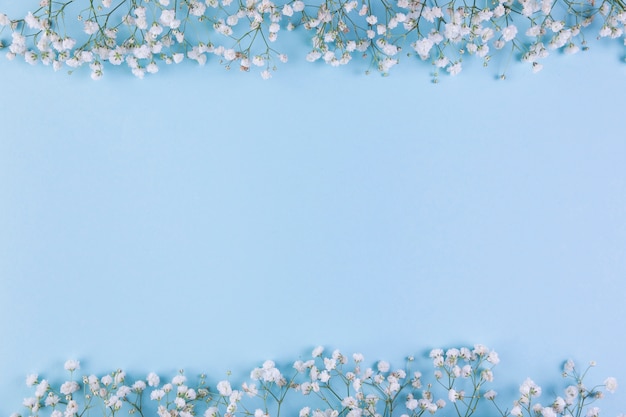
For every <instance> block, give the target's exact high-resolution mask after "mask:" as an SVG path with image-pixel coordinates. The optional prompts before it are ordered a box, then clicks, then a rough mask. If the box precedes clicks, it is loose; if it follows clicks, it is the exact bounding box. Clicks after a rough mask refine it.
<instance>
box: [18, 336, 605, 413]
mask: <svg viewBox="0 0 626 417" xmlns="http://www.w3.org/2000/svg"><path fill="white" fill-rule="evenodd" d="M323 353H324V349H323V348H322V347H317V348H315V349H314V350H313V352H312V355H311V358H309V359H307V360H305V361H303V360H297V361H295V362H294V363H293V367H292V368H291V370H289V371H288V372H283V371H281V369H280V368H279V367H278V366H277V365H276V363H275V362H274V361H271V360H268V361H265V362H264V363H263V365H262V366H261V367H258V368H255V369H253V370H252V371H251V373H250V377H249V380H247V381H245V382H243V383H241V384H239V385H235V384H234V383H232V382H231V381H230V380H229V379H224V380H221V381H218V382H217V383H215V384H210V383H208V382H207V377H206V375H200V377H199V379H198V380H197V381H195V382H194V381H190V380H189V379H188V378H187V376H186V375H185V373H184V371H182V370H181V371H179V372H178V374H176V375H175V376H174V377H173V378H171V380H164V379H162V378H161V377H160V376H158V375H157V374H155V373H149V374H148V375H147V376H146V377H145V378H141V379H137V380H134V381H133V380H131V379H130V378H129V376H128V375H127V374H126V372H125V371H123V370H121V369H120V370H116V371H113V372H111V373H108V374H105V375H103V376H101V377H97V376H96V375H93V374H92V375H85V376H83V377H82V378H78V377H77V371H78V370H79V369H80V363H79V362H78V361H75V360H69V361H67V362H66V363H65V369H66V370H67V371H69V373H70V377H69V379H67V380H66V381H65V382H63V383H62V384H60V385H59V386H54V385H53V384H51V383H50V382H49V381H48V380H47V379H40V377H39V375H35V374H33V375H29V376H27V378H26V384H27V385H28V386H30V387H33V388H34V390H35V393H34V395H33V396H31V397H28V398H26V399H24V401H23V405H24V407H26V409H27V410H28V413H27V414H26V415H28V416H30V417H40V416H44V415H45V416H50V417H87V416H92V413H95V414H96V415H100V414H101V415H102V417H115V416H116V415H119V414H120V413H124V414H126V413H128V414H139V415H140V416H141V417H148V416H153V415H157V416H158V417H195V416H203V417H235V416H237V415H240V416H254V417H279V416H280V415H281V413H282V415H295V414H298V415H299V417H363V416H369V417H392V416H399V417H419V416H423V415H425V414H426V413H428V414H431V415H442V416H443V415H448V416H449V415H456V416H458V417H470V416H472V415H473V414H475V413H477V412H478V411H479V410H484V409H485V407H486V406H487V405H485V404H487V403H490V402H492V403H493V404H494V405H495V406H496V408H497V410H498V411H499V412H500V414H501V415H502V417H508V416H514V417H522V416H524V415H527V416H528V417H539V416H541V417H566V416H567V417H581V416H585V417H598V416H599V412H600V410H599V408H598V407H597V406H595V405H594V406H592V404H595V403H596V402H597V401H599V400H600V399H601V398H602V397H603V395H604V391H603V390H605V391H608V392H611V393H612V392H615V390H616V389H617V382H616V380H615V378H612V377H611V378H607V379H606V380H605V381H604V383H603V384H601V385H595V386H593V388H586V387H585V385H584V382H583V381H584V379H585V377H586V374H587V371H588V370H589V368H587V369H586V370H585V371H584V372H583V373H582V374H579V373H578V372H577V370H576V367H575V365H574V363H573V362H571V361H568V362H567V363H566V364H565V367H564V374H563V375H564V377H566V378H569V379H571V380H572V381H573V384H571V385H568V386H567V387H566V388H565V395H564V396H563V397H561V396H557V397H556V398H555V399H554V400H550V402H549V403H547V404H548V405H546V406H543V405H541V403H539V399H540V397H541V394H542V390H541V387H539V386H538V385H537V384H535V383H534V382H533V381H532V380H531V379H530V378H528V379H526V380H525V381H524V382H523V383H522V384H521V386H520V388H519V392H520V396H519V398H517V399H515V400H514V401H513V406H512V408H511V409H510V411H509V410H508V409H506V410H504V411H503V410H502V408H500V407H499V406H498V404H497V403H496V396H497V394H496V392H495V391H494V390H493V389H486V388H485V385H489V384H491V383H492V381H493V379H494V376H493V368H494V367H495V366H496V365H497V364H498V363H499V361H500V359H499V357H498V355H497V353H496V352H495V351H493V350H490V349H488V348H487V347H485V346H484V345H475V346H474V348H473V349H470V348H467V347H461V348H451V349H447V350H446V351H445V352H444V350H442V349H433V350H432V351H431V352H430V355H429V356H430V360H431V361H432V365H433V366H434V371H425V370H424V372H422V371H418V370H414V369H412V368H413V367H415V365H416V364H417V362H418V361H416V360H415V358H414V357H409V358H407V360H406V363H405V365H404V366H403V367H402V368H395V369H394V368H392V367H391V364H390V363H389V362H387V361H382V360H381V361H378V362H377V363H376V364H375V366H374V367H366V366H365V365H364V357H363V355H361V354H359V353H355V354H353V355H352V356H351V358H349V357H348V356H346V355H344V354H343V353H341V352H340V351H339V350H335V351H333V352H332V353H331V354H330V355H324V354H323ZM287 399H288V400H289V401H287ZM12 417H21V415H20V414H18V413H14V414H13V415H12Z"/></svg>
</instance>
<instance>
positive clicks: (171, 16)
mask: <svg viewBox="0 0 626 417" xmlns="http://www.w3.org/2000/svg"><path fill="white" fill-rule="evenodd" d="M159 22H161V24H163V25H164V26H167V27H169V28H170V29H176V28H178V27H179V26H180V20H177V19H176V10H173V9H172V10H168V9H164V10H163V11H162V12H161V17H160V18H159Z"/></svg>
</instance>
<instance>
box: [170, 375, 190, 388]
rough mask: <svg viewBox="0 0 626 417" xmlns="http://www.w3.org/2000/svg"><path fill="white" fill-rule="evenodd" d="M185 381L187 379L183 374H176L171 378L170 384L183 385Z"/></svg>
mask: <svg viewBox="0 0 626 417" xmlns="http://www.w3.org/2000/svg"><path fill="white" fill-rule="evenodd" d="M185 381H187V377H186V376H185V375H180V374H179V375H176V376H175V377H174V378H172V384H174V385H179V386H180V385H183V384H184V383H185Z"/></svg>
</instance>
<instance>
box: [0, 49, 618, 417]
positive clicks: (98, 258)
mask: <svg viewBox="0 0 626 417" xmlns="http://www.w3.org/2000/svg"><path fill="white" fill-rule="evenodd" d="M620 53H621V50H620V48H619V47H618V46H615V44H610V43H604V44H598V45H596V44H593V46H592V48H591V50H590V51H589V52H587V53H585V54H584V55H576V56H560V57H556V58H555V59H550V60H548V62H547V63H546V66H545V69H544V71H542V72H541V73H539V74H536V75H533V74H531V73H530V70H529V69H528V68H527V67H526V66H524V65H522V64H513V65H511V66H510V67H509V69H508V70H507V74H508V79H507V80H506V81H496V80H495V78H496V77H495V75H496V74H498V73H499V72H500V71H501V70H502V68H500V67H498V65H500V64H497V63H495V64H494V67H490V68H488V69H486V70H485V69H483V68H481V64H480V62H475V63H473V64H469V65H467V66H466V68H465V69H464V71H463V72H462V73H461V74H460V75H459V76H458V77H454V78H452V77H443V78H442V80H441V81H442V82H441V83H440V84H439V85H434V84H432V83H430V82H429V79H430V78H429V75H428V67H427V66H420V65H417V64H412V63H410V62H408V61H407V62H403V63H401V64H400V66H399V67H398V68H397V69H396V70H395V71H392V74H391V76H390V77H384V78H383V77H380V76H378V75H369V76H366V75H364V74H362V71H361V70H362V68H360V67H358V66H356V67H348V68H339V69H334V68H327V67H324V66H322V65H311V64H307V63H302V61H301V60H298V58H297V56H296V57H294V58H293V59H292V60H291V62H290V63H289V64H286V65H283V66H281V67H280V68H279V70H278V71H277V72H276V73H275V74H274V78H273V79H271V80H269V81H263V80H261V79H260V77H259V76H258V75H256V74H241V73H238V72H235V71H231V72H227V71H224V70H223V69H222V68H219V67H218V66H212V65H207V67H204V68H201V67H196V66H193V65H189V66H182V67H179V68H176V69H173V68H171V67H168V68H164V69H163V70H162V71H161V72H160V73H159V74H157V75H156V76H151V77H147V78H146V79H145V80H141V81H140V80H137V79H135V78H133V77H132V76H131V75H130V74H129V73H126V72H123V71H119V69H118V70H112V71H111V70H110V71H108V72H107V73H106V74H105V77H104V79H103V80H101V81H99V82H94V81H92V80H91V79H90V78H89V74H88V70H87V69H84V70H83V71H77V72H75V73H74V74H73V75H72V76H68V75H66V74H65V73H63V72H60V73H53V72H52V71H51V70H50V69H49V68H43V67H42V66H39V67H35V68H31V67H30V66H28V65H27V64H25V63H23V62H8V61H7V60H6V59H4V58H2V60H0V76H1V77H2V79H3V80H4V81H3V82H2V112H1V113H0V132H1V133H0V137H1V140H0V195H1V198H2V204H0V333H1V334H2V342H1V343H0V375H1V376H2V377H1V378H0V392H1V393H2V397H1V401H0V414H2V415H8V414H10V413H11V412H13V411H20V410H21V401H22V398H24V397H25V396H27V395H28V390H27V389H26V387H25V386H24V377H25V375H26V374H27V373H31V372H39V373H40V374H42V375H44V374H45V375H48V376H54V375H56V376H57V377H59V376H60V375H62V365H63V362H64V361H65V360H66V359H68V358H76V359H80V360H81V362H82V364H83V369H84V370H85V372H106V371H110V370H112V369H116V368H118V367H122V368H127V369H129V370H131V371H133V372H136V373H137V374H139V375H142V374H145V373H147V372H150V371H157V372H164V373H170V374H173V373H174V372H175V371H176V370H177V369H179V368H181V367H184V368H186V369H190V370H191V371H194V370H197V371H198V372H200V371H208V372H211V373H212V375H215V377H214V380H219V379H221V378H223V376H224V375H225V374H226V371H227V370H232V371H233V372H234V373H235V374H236V375H237V374H240V375H242V376H245V375H247V373H248V372H249V370H250V369H252V368H253V367H255V366H258V365H260V363H262V361H263V360H265V359H268V358H271V359H275V360H277V361H282V362H289V361H292V360H295V359H297V358H298V357H301V356H302V357H304V356H307V355H308V354H309V353H310V350H311V349H312V348H313V347H314V346H316V345H318V344H322V345H326V346H328V347H329V348H330V347H332V348H340V349H342V350H343V351H345V352H353V351H361V352H363V353H364V354H365V355H366V359H368V360H370V361H374V360H376V359H387V360H390V361H392V362H393V363H396V364H399V363H400V362H401V360H402V358H403V357H404V356H405V355H408V354H415V353H423V352H425V351H427V350H429V349H430V348H433V347H440V346H442V347H447V346H454V345H466V344H467V345H472V344H474V343H484V344H487V345H488V346H490V347H492V348H494V349H495V350H497V351H498V352H499V353H500V357H501V360H502V362H501V364H500V365H499V366H498V367H497V368H496V372H495V374H496V378H497V379H496V381H497V384H495V385H496V386H498V387H501V386H504V387H509V388H510V389H511V390H513V391H514V390H515V389H516V387H517V386H518V384H519V383H521V382H522V381H523V380H524V379H525V378H526V377H528V376H530V377H532V378H533V379H535V381H537V382H538V383H540V384H542V383H546V384H551V383H553V382H555V381H556V382H557V383H558V381H559V380H560V377H559V375H560V369H561V368H560V367H561V365H562V361H564V360H565V359H568V358H572V359H575V360H576V361H578V362H579V363H580V364H584V363H586V362H588V361H590V360H596V361H597V362H598V366H597V369H596V370H594V372H593V373H592V374H591V381H592V382H598V383H601V382H602V381H603V380H604V378H605V377H607V376H615V377H617V378H618V381H620V382H621V383H622V385H624V384H626V364H625V362H624V357H623V347H622V342H623V331H624V322H625V320H626V304H625V303H624V301H623V300H624V291H625V290H626V284H625V281H624V276H625V273H626V168H625V164H624V161H626V142H625V141H624V118H623V117H624V108H625V104H626V99H625V97H626V95H625V94H624V93H626V84H625V83H624V82H623V80H624V78H623V77H624V75H625V73H626V66H625V65H624V64H623V63H620V62H619V58H620ZM296 55H297V54H296ZM301 58H302V57H300V59H301ZM429 366H430V365H428V363H427V362H426V366H425V368H426V369H428V367H429ZM625 398H626V397H625V396H624V390H623V389H620V390H619V391H618V393H617V394H615V395H613V396H608V397H607V399H606V400H603V401H602V403H600V406H601V407H602V409H603V411H604V412H605V414H603V415H616V414H617V413H618V412H624V411H626V409H625V407H624V405H623V404H624V403H625V402H624V399H625Z"/></svg>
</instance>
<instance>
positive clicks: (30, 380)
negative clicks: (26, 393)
mask: <svg viewBox="0 0 626 417" xmlns="http://www.w3.org/2000/svg"><path fill="white" fill-rule="evenodd" d="M37 378H39V375H37V374H30V375H28V376H27V377H26V386H28V387H32V386H33V385H35V384H36V383H37Z"/></svg>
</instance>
